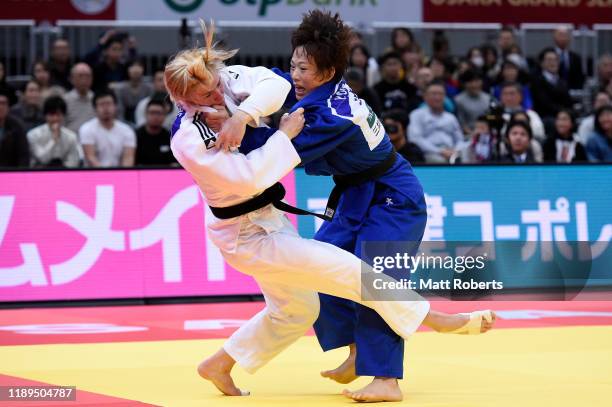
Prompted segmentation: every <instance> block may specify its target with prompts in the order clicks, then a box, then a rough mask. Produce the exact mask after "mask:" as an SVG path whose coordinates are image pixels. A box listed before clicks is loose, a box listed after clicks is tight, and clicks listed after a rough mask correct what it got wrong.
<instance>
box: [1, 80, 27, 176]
mask: <svg viewBox="0 0 612 407" xmlns="http://www.w3.org/2000/svg"><path fill="white" fill-rule="evenodd" d="M10 99H11V94H10V92H7V91H6V90H5V89H0V167H27V166H28V165H30V148H29V146H28V139H27V138H26V134H25V131H24V129H23V125H22V124H21V122H20V121H19V120H18V119H17V118H15V117H14V116H12V115H11V114H10V113H9V105H10Z"/></svg>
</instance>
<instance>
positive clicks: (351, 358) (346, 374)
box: [321, 343, 359, 384]
mask: <svg viewBox="0 0 612 407" xmlns="http://www.w3.org/2000/svg"><path fill="white" fill-rule="evenodd" d="M356 356H357V350H356V348H355V344H354V343H351V344H350V345H349V355H348V358H346V360H345V361H344V362H342V364H341V365H340V366H338V367H337V368H335V369H333V370H324V371H322V372H321V376H323V377H327V378H328V379H332V380H333V381H335V382H338V383H342V384H347V383H350V382H352V381H353V380H355V379H357V378H358V377H359V376H357V374H356V373H355V357H356Z"/></svg>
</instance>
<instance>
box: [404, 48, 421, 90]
mask: <svg viewBox="0 0 612 407" xmlns="http://www.w3.org/2000/svg"><path fill="white" fill-rule="evenodd" d="M401 57H402V62H403V63H404V67H405V69H406V74H405V75H404V80H405V81H406V82H408V83H410V84H412V85H414V83H415V82H416V75H417V72H418V70H419V69H421V68H422V67H423V55H422V54H421V52H420V51H404V52H402V54H401Z"/></svg>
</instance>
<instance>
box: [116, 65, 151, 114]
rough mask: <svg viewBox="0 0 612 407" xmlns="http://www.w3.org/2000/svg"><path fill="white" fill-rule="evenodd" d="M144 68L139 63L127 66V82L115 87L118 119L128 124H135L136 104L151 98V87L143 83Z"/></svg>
mask: <svg viewBox="0 0 612 407" xmlns="http://www.w3.org/2000/svg"><path fill="white" fill-rule="evenodd" d="M143 74H144V66H143V65H142V63H141V62H140V61H134V62H132V63H131V64H130V65H129V66H128V80H127V81H124V82H121V83H120V84H118V86H117V91H116V93H117V100H118V101H119V109H120V110H119V111H120V112H121V114H120V117H123V120H125V121H126V122H128V123H132V124H134V123H135V122H136V120H135V117H134V112H135V110H136V106H137V105H138V102H140V101H141V100H142V99H144V98H146V97H149V96H151V94H152V93H153V86H151V84H149V83H145V82H144V79H143Z"/></svg>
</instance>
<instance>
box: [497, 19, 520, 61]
mask: <svg viewBox="0 0 612 407" xmlns="http://www.w3.org/2000/svg"><path fill="white" fill-rule="evenodd" d="M516 43H517V41H516V37H515V35H514V28H512V26H509V25H505V26H503V27H502V28H501V30H499V33H498V34H497V49H498V52H499V55H500V56H501V58H502V59H504V58H506V55H508V54H510V53H511V52H512V47H513V46H514V45H516Z"/></svg>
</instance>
